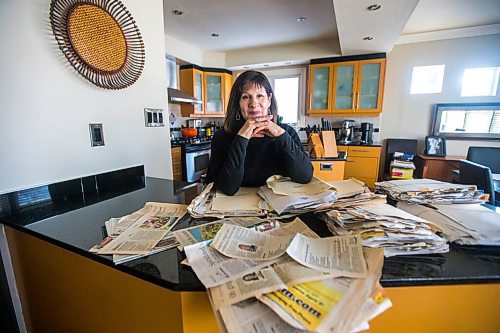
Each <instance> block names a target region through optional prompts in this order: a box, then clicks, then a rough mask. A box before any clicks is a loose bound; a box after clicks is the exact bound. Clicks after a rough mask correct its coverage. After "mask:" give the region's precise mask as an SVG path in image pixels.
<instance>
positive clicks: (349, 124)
mask: <svg viewBox="0 0 500 333" xmlns="http://www.w3.org/2000/svg"><path fill="white" fill-rule="evenodd" d="M354 124H355V122H354V120H344V121H343V122H342V123H341V126H340V129H339V142H340V143H343V144H346V143H351V142H353V141H354Z"/></svg>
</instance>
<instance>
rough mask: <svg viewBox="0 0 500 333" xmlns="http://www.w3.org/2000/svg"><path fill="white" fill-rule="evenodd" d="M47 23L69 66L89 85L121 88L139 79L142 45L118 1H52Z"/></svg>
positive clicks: (129, 16)
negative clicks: (89, 83)
mask: <svg viewBox="0 0 500 333" xmlns="http://www.w3.org/2000/svg"><path fill="white" fill-rule="evenodd" d="M50 24H51V26H52V31H53V33H54V36H55V38H56V40H57V43H58V44H59V48H60V49H61V51H62V52H63V53H64V55H65V56H66V58H67V59H68V61H69V62H70V64H71V65H72V66H73V67H74V68H75V69H76V70H77V71H78V72H79V73H80V74H81V75H82V76H83V77H84V78H86V79H87V80H89V81H90V82H92V83H93V84H95V85H97V86H99V87H102V88H106V89H123V88H126V87H128V86H130V85H132V84H133V83H134V82H135V81H137V79H138V78H139V77H140V76H141V73H142V70H143V69H144V62H145V51H144V43H143V41H142V37H141V33H140V31H139V28H138V27H137V25H136V23H135V21H134V19H133V18H132V15H130V12H129V11H128V10H127V8H126V7H125V6H124V5H123V4H122V3H121V2H120V1H119V0H52V1H51V4H50Z"/></svg>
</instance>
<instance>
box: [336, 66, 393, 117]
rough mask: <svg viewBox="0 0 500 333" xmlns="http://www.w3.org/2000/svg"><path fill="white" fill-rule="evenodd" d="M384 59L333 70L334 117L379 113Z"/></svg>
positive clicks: (380, 109)
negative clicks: (347, 114)
mask: <svg viewBox="0 0 500 333" xmlns="http://www.w3.org/2000/svg"><path fill="white" fill-rule="evenodd" d="M384 77H385V59H371V60H359V61H352V62H344V63H337V64H335V65H334V66H333V89H334V90H333V93H332V98H333V100H332V103H333V107H332V112H333V113H343V114H344V113H363V114H370V113H374V114H376V113H380V112H381V111H382V97H383V90H384Z"/></svg>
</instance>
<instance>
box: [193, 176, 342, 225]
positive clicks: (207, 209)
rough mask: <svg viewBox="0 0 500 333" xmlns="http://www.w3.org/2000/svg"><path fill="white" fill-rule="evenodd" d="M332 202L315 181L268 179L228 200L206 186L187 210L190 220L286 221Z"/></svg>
mask: <svg viewBox="0 0 500 333" xmlns="http://www.w3.org/2000/svg"><path fill="white" fill-rule="evenodd" d="M336 198H337V193H336V191H334V190H332V186H331V185H330V184H328V183H326V182H324V181H322V180H320V179H318V178H316V177H313V178H312V179H311V181H310V182H309V183H307V184H299V183H296V182H293V181H291V180H290V178H288V177H282V176H272V177H270V178H269V179H268V180H267V184H266V185H264V186H261V187H260V188H257V187H256V188H251V187H241V188H240V189H239V190H238V192H236V194H234V195H232V196H227V195H225V194H224V193H222V192H221V191H219V190H215V186H214V184H213V183H210V184H208V185H207V187H205V189H204V190H203V192H202V193H201V194H200V195H199V196H197V197H196V198H195V199H194V200H193V201H192V202H191V204H190V205H189V206H188V208H187V209H188V212H189V214H191V216H192V217H194V218H199V217H217V218H224V217H234V216H265V215H266V214H271V215H275V214H277V216H281V218H286V217H291V216H294V215H298V214H302V213H306V212H310V211H313V210H315V209H318V208H319V207H322V205H325V204H329V203H331V202H334V201H335V199H336ZM277 216H274V217H275V218H276V217H277Z"/></svg>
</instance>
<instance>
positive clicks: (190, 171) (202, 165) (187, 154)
mask: <svg viewBox="0 0 500 333" xmlns="http://www.w3.org/2000/svg"><path fill="white" fill-rule="evenodd" d="M183 157H184V160H183V170H182V171H183V177H182V178H183V180H185V181H187V182H196V181H199V180H200V178H201V176H202V175H204V174H206V173H207V171H208V163H209V162H210V143H203V144H197V145H191V144H187V145H186V146H185V148H184V154H183Z"/></svg>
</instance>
